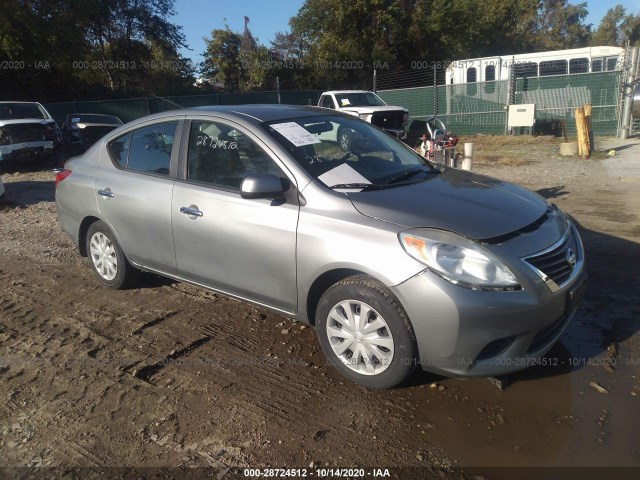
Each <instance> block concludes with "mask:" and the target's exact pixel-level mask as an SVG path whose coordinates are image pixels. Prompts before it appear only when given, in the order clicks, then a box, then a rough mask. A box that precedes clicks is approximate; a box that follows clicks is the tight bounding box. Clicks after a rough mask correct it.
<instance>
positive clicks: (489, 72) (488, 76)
mask: <svg viewBox="0 0 640 480" xmlns="http://www.w3.org/2000/svg"><path fill="white" fill-rule="evenodd" d="M495 79H496V66H495V65H487V66H486V67H484V81H485V82H493V81H494V80H495Z"/></svg>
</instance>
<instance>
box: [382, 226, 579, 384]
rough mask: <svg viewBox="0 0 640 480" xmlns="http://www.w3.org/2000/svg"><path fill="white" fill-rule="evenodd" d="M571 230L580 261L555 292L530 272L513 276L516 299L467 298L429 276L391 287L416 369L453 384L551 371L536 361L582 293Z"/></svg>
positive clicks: (495, 294)
mask: <svg viewBox="0 0 640 480" xmlns="http://www.w3.org/2000/svg"><path fill="white" fill-rule="evenodd" d="M571 228H572V231H574V232H575V235H576V236H577V237H576V238H577V242H578V250H579V252H578V253H579V260H580V261H579V262H578V263H577V265H576V268H575V270H574V272H573V274H572V275H571V277H570V278H569V280H567V281H566V282H565V283H563V284H562V286H561V288H559V289H551V288H549V286H548V285H547V284H546V283H545V282H544V281H543V280H542V279H541V278H540V277H539V276H538V275H536V273H535V272H534V271H533V270H532V269H530V268H522V269H521V270H520V271H519V272H518V273H519V277H520V283H521V285H522V287H523V288H522V289H521V290H517V291H481V290H471V289H468V288H464V287H460V286H457V285H454V284H452V283H450V282H448V281H447V280H444V279H443V278H441V277H440V276H438V275H436V274H435V273H432V272H431V271H429V270H424V271H423V272H421V273H420V274H418V275H416V276H415V277H412V278H410V279H408V280H407V281H405V282H403V283H401V284H400V285H397V286H395V287H392V291H393V293H394V294H395V295H396V297H397V298H398V299H399V300H400V302H401V303H402V305H403V306H404V308H405V310H406V312H407V314H408V316H409V319H410V320H411V324H412V326H413V329H414V333H415V336H416V341H417V343H418V352H419V365H420V366H421V367H422V368H423V369H424V370H427V371H430V372H433V373H438V374H442V375H446V376H453V377H472V376H497V375H504V374H507V373H511V372H515V371H518V370H522V369H524V368H526V367H529V366H532V365H536V364H551V365H552V364H553V363H552V362H551V360H553V359H543V358H542V357H543V356H544V354H545V353H546V352H547V351H548V350H549V349H550V348H551V347H552V346H553V344H554V343H555V342H556V341H557V340H558V338H559V337H560V336H561V335H562V333H563V332H564V331H565V330H566V328H567V326H568V325H569V323H570V321H571V318H572V317H573V315H574V313H575V311H576V309H577V307H578V305H579V303H580V301H581V300H582V297H583V296H584V291H585V288H586V282H585V280H586V270H585V265H584V249H583V248H582V243H581V241H580V239H579V235H578V233H577V231H576V230H575V229H574V227H571ZM532 235H535V234H532ZM540 235H541V236H543V232H541V233H540ZM555 238H557V237H555ZM516 243H517V242H516ZM520 246H521V245H520ZM520 258H521V257H520ZM518 261H520V260H518Z"/></svg>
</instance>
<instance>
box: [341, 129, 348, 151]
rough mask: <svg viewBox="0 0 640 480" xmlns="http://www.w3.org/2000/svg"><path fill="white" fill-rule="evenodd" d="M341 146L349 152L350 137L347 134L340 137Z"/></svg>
mask: <svg viewBox="0 0 640 480" xmlns="http://www.w3.org/2000/svg"><path fill="white" fill-rule="evenodd" d="M340 146H341V147H342V149H343V150H345V151H346V150H349V135H348V134H347V133H343V134H342V135H340Z"/></svg>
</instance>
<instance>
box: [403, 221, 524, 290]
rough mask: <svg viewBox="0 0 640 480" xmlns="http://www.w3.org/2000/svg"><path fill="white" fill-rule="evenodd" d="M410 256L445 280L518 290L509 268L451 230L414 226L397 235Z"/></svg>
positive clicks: (484, 288) (474, 288) (489, 253)
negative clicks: (412, 228) (417, 227)
mask: <svg viewBox="0 0 640 480" xmlns="http://www.w3.org/2000/svg"><path fill="white" fill-rule="evenodd" d="M400 243H401V244H402V246H403V247H404V249H405V251H406V252H407V253H408V254H409V255H411V256H412V257H413V258H415V259H416V260H418V261H419V262H421V263H424V264H425V265H426V266H427V267H429V270H431V271H432V272H434V273H437V274H438V275H440V276H441V277H442V278H444V279H445V280H448V281H449V282H451V283H454V284H456V285H460V286H462V287H466V288H471V289H473V290H518V289H519V288H520V285H519V284H518V282H517V281H516V278H515V276H514V275H513V273H511V270H509V268H508V267H507V266H506V265H505V264H504V263H502V262H501V261H500V260H499V259H498V258H497V257H496V256H495V255H493V254H492V253H491V252H489V251H488V250H486V249H485V248H483V247H482V246H481V245H479V244H477V243H475V242H473V241H471V240H468V239H466V238H464V237H461V236H459V235H456V234H454V233H450V232H446V231H443V230H434V229H428V228H424V229H416V230H410V231H407V232H402V233H401V234H400Z"/></svg>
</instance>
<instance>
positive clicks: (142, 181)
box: [95, 116, 184, 274]
mask: <svg viewBox="0 0 640 480" xmlns="http://www.w3.org/2000/svg"><path fill="white" fill-rule="evenodd" d="M183 118H184V116H182V117H174V118H170V119H164V120H163V121H155V122H153V123H148V124H144V125H142V126H140V127H138V128H136V129H134V130H131V131H129V132H128V133H126V134H123V135H121V136H119V137H117V138H115V139H113V140H110V141H109V142H108V143H107V148H106V150H104V149H103V151H102V157H101V158H100V170H99V172H98V176H97V178H96V184H95V186H96V195H97V197H98V198H97V200H98V208H99V211H100V215H101V217H102V219H103V220H104V221H105V222H106V223H107V224H108V225H109V227H110V228H111V230H112V231H113V232H114V234H115V235H116V237H117V238H118V242H119V243H120V245H121V247H122V249H123V251H124V252H125V254H126V255H127V257H128V258H129V260H131V261H133V262H134V263H136V264H138V265H143V266H146V267H149V268H152V269H154V270H159V271H161V272H166V273H169V274H172V273H175V270H176V261H175V252H174V246H173V234H172V229H171V196H172V194H173V185H174V181H175V173H176V171H177V157H178V150H179V144H180V142H179V136H180V131H181V126H182V124H183V121H182V119H183Z"/></svg>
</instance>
